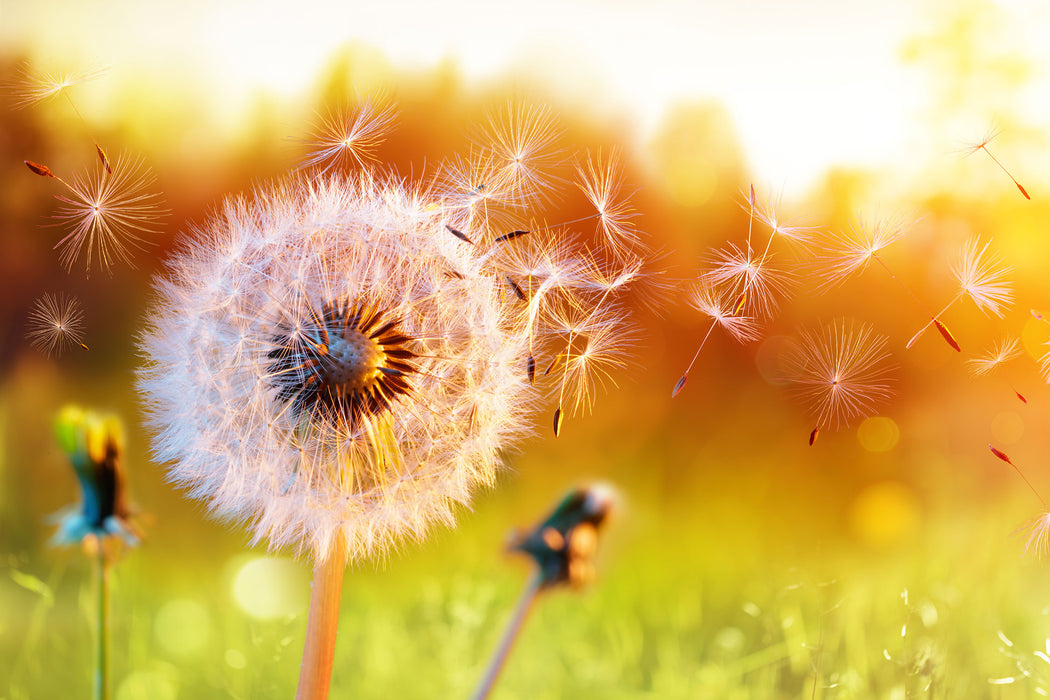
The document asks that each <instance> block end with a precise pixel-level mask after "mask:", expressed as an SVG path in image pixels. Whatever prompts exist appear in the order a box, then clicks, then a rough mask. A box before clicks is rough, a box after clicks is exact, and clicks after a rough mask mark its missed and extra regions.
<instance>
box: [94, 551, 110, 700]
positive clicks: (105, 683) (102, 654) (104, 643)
mask: <svg viewBox="0 0 1050 700" xmlns="http://www.w3.org/2000/svg"><path fill="white" fill-rule="evenodd" d="M96 541H97V543H98V640H97V643H98V649H97V658H96V663H97V666H96V668H95V698H96V700H107V698H109V563H108V562H107V561H106V549H105V547H103V546H102V538H101V537H99V538H96Z"/></svg>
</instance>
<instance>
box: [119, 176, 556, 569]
mask: <svg viewBox="0 0 1050 700" xmlns="http://www.w3.org/2000/svg"><path fill="white" fill-rule="evenodd" d="M450 216H455V212H451V214H450V211H449V210H448V209H447V208H443V207H441V206H438V205H437V203H436V200H431V199H428V198H427V197H426V196H424V195H422V194H419V193H418V192H412V191H408V190H406V189H405V188H404V186H403V185H401V184H397V183H394V182H392V181H391V182H387V183H383V182H377V180H376V176H375V175H370V174H369V175H361V176H359V177H357V178H351V179H343V178H320V179H315V180H307V179H305V178H304V179H299V180H293V181H290V182H288V183H285V184H283V185H278V186H275V187H273V188H271V189H269V190H267V191H263V192H258V193H256V194H255V196H254V198H246V199H237V200H233V201H228V202H226V204H225V205H224V208H223V209H222V212H221V214H219V215H218V216H216V217H215V218H214V219H213V220H212V221H210V222H209V223H208V224H207V226H206V227H204V228H203V229H202V230H199V231H197V232H196V233H197V235H196V237H195V239H194V240H191V241H190V242H187V243H185V244H184V245H183V247H182V248H181V250H180V251H178V252H177V254H176V255H174V256H173V259H172V260H171V261H170V263H169V275H168V277H167V278H163V279H159V280H158V281H157V283H156V291H157V296H158V298H157V300H156V301H155V303H154V304H153V307H152V309H151V311H150V313H149V318H150V326H149V328H147V330H146V331H145V332H144V334H143V336H142V338H141V340H140V347H141V349H142V351H143V353H144V354H145V356H146V366H145V367H144V368H143V369H142V370H141V371H140V377H139V388H140V390H141V393H142V394H143V395H144V397H145V403H146V412H147V415H148V421H149V423H150V424H151V427H152V428H153V429H155V431H156V433H157V436H156V438H155V441H154V451H155V454H156V456H157V457H158V458H159V459H161V460H163V461H169V462H170V463H171V464H172V466H171V468H170V477H171V479H172V480H173V481H174V482H176V483H178V484H179V485H181V486H183V487H185V488H187V489H188V491H189V492H190V494H191V495H192V496H194V497H197V498H201V499H204V500H206V501H208V502H209V504H210V506H211V508H212V509H213V510H214V511H215V512H216V513H217V514H219V515H220V516H224V517H229V518H233V519H236V520H241V521H246V522H248V523H249V524H250V527H251V529H252V531H253V534H254V539H255V541H261V540H268V541H269V543H270V545H271V547H274V548H278V547H283V546H286V545H292V546H294V547H296V548H297V549H298V550H299V551H300V552H311V553H312V554H313V556H314V557H315V558H317V559H319V560H324V559H326V558H327V557H328V556H331V555H332V554H333V553H334V552H342V551H344V550H345V551H346V556H347V559H348V560H353V559H356V558H359V557H364V556H368V555H372V554H378V553H381V552H383V551H384V550H386V549H387V548H388V547H389V546H391V545H392V544H393V543H396V542H398V541H400V540H401V539H403V538H404V537H406V536H414V537H420V536H422V534H423V533H424V532H425V531H426V529H427V527H428V525H429V524H430V523H432V522H434V521H438V522H444V523H449V524H451V522H452V520H453V515H452V506H453V504H455V503H457V502H459V503H465V502H467V501H468V500H469V496H470V493H471V491H472V490H473V487H475V486H476V485H478V484H488V483H491V482H492V480H493V478H494V474H495V470H496V467H497V465H498V463H499V455H500V450H501V448H503V447H505V446H506V445H507V444H508V443H509V442H511V441H512V440H513V439H515V438H517V437H519V436H520V435H521V434H522V433H523V432H525V431H526V430H527V425H528V424H527V422H526V419H527V418H528V417H529V415H530V413H531V412H532V411H533V409H534V408H535V398H536V397H535V389H534V388H533V387H532V386H531V385H530V382H529V377H528V375H527V373H526V371H525V368H526V365H527V360H528V358H529V357H530V355H529V352H530V346H529V344H530V333H529V332H528V331H527V327H526V324H524V323H523V321H522V319H524V318H526V317H527V313H526V312H525V311H524V309H523V308H522V307H523V305H522V304H521V303H520V301H519V300H518V299H517V298H516V297H515V296H514V295H513V294H508V291H507V287H506V284H507V283H506V280H505V277H504V276H501V275H500V274H499V273H497V271H496V270H495V269H494V268H493V265H492V263H491V261H490V259H489V256H487V255H485V254H483V253H482V252H481V251H480V250H479V248H478V247H477V246H475V245H473V244H471V243H468V242H467V241H464V240H462V239H461V238H460V237H457V236H455V235H452V234H451V233H450V232H449V226H450V221H451V222H452V224H456V223H460V225H462V223H461V222H458V221H456V220H455V219H454V218H450Z"/></svg>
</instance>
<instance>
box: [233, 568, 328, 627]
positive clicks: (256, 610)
mask: <svg viewBox="0 0 1050 700" xmlns="http://www.w3.org/2000/svg"><path fill="white" fill-rule="evenodd" d="M235 571H236V573H235V574H234V576H233V581H232V583H231V589H230V593H231V595H232V596H233V600H234V601H235V602H236V603H237V605H238V606H239V607H240V608H241V610H243V611H244V612H246V613H248V614H249V615H251V616H252V617H255V618H258V619H263V620H265V619H272V618H277V617H286V616H288V615H295V614H297V613H300V612H302V611H303V610H305V609H306V604H307V602H308V600H309V586H308V584H309V581H310V577H309V575H308V573H307V571H306V570H305V568H304V567H303V566H302V565H301V564H297V563H296V562H294V561H293V560H291V559H286V558H283V557H253V558H250V559H248V560H247V561H244V562H243V563H239V564H238V565H237V566H236V567H235Z"/></svg>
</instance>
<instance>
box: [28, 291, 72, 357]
mask: <svg viewBox="0 0 1050 700" xmlns="http://www.w3.org/2000/svg"><path fill="white" fill-rule="evenodd" d="M26 338H27V339H28V340H29V343H30V344H31V345H32V346H33V347H35V348H37V349H38V350H40V351H41V352H43V353H44V354H45V355H47V356H48V357H52V356H56V355H60V354H61V353H62V351H63V350H64V349H65V348H67V347H69V346H70V345H78V344H80V343H81V341H82V340H83V339H84V310H83V309H82V308H81V306H80V301H78V300H77V298H76V297H74V296H67V295H66V294H61V293H60V294H57V295H54V294H44V296H42V297H40V298H39V299H37V300H36V302H35V303H34V304H33V310H32V311H31V312H30V314H29V330H28V331H27V333H26Z"/></svg>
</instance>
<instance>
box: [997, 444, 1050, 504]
mask: <svg viewBox="0 0 1050 700" xmlns="http://www.w3.org/2000/svg"><path fill="white" fill-rule="evenodd" d="M988 449H989V450H991V451H992V454H993V455H995V456H996V458H998V459H1000V460H1002V461H1003V462H1006V463H1007V464H1009V465H1010V466H1011V467H1013V468H1014V471H1015V472H1017V475H1018V476H1020V477H1021V478H1022V479H1023V480H1024V482H1025V483H1026V484H1028V488H1030V489H1031V490H1032V493H1034V494H1035V497H1036V498H1038V499H1039V502H1040V503H1042V504H1043V507H1044V508H1047V509H1048V510H1050V506H1047V505H1046V501H1044V500H1043V497H1042V496H1040V495H1039V492H1038V491H1036V490H1035V487H1034V486H1032V482H1031V481H1029V480H1028V477H1027V476H1025V475H1024V472H1022V471H1021V468H1020V467H1018V466H1017V465H1016V464H1014V463H1013V461H1012V460H1011V459H1010V458H1009V457H1008V456H1007V455H1006V453H1005V452H1003V451H1002V450H999V449H996V448H995V447H993V446H992V445H989V446H988Z"/></svg>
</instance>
